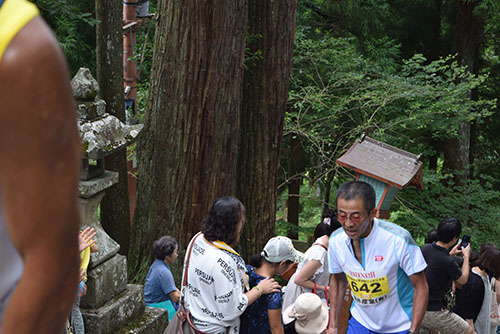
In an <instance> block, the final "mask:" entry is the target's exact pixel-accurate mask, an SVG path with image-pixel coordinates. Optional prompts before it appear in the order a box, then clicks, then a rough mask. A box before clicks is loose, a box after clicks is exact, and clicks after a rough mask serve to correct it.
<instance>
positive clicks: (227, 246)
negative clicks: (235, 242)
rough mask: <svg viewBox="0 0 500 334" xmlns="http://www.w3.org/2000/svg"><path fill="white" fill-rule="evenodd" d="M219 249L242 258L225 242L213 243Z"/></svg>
mask: <svg viewBox="0 0 500 334" xmlns="http://www.w3.org/2000/svg"><path fill="white" fill-rule="evenodd" d="M212 243H213V244H214V245H215V246H216V247H217V248H220V249H225V250H227V251H228V252H231V253H233V254H236V255H238V256H241V255H240V254H238V252H236V251H235V250H234V249H232V248H231V246H229V245H228V244H226V243H225V242H224V241H214V242H212Z"/></svg>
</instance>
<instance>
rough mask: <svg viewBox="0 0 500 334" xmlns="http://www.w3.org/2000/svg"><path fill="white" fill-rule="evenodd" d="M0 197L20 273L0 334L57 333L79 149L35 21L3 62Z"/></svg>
mask: <svg viewBox="0 0 500 334" xmlns="http://www.w3.org/2000/svg"><path fill="white" fill-rule="evenodd" d="M0 92H2V108H1V110H0V136H1V138H0V161H2V163H1V164H0V193H1V194H2V202H3V208H4V214H5V218H6V224H7V230H8V232H9V235H10V237H11V239H12V241H13V244H14V246H15V247H16V249H17V250H18V252H19V253H20V255H21V257H22V259H23V261H24V272H23V276H22V277H21V279H20V281H19V284H18V285H17V287H16V289H15V291H14V293H13V295H12V297H11V299H10V302H9V306H8V308H7V310H6V312H5V316H4V320H3V324H2V328H1V329H0V332H2V333H5V334H7V333H43V334H45V333H50V334H52V333H61V331H62V328H63V325H64V321H65V319H66V317H67V316H68V314H69V312H70V310H71V306H72V304H73V301H74V298H75V296H76V293H77V287H78V276H79V275H78V269H79V263H80V260H79V256H78V230H79V224H80V217H79V211H78V202H77V187H78V175H79V168H80V161H81V160H80V151H81V148H80V143H79V138H78V132H77V127H76V118H75V111H74V106H73V97H72V92H71V87H70V84H69V74H68V72H67V69H66V65H65V61H64V58H63V55H62V53H61V52H60V50H59V47H58V45H57V41H56V40H55V38H54V37H53V36H52V34H51V32H50V30H49V29H48V27H47V26H46V24H45V23H44V22H43V20H42V19H41V18H39V17H36V18H34V19H33V20H31V21H30V22H29V23H28V24H27V25H26V26H25V27H24V28H23V29H22V30H21V31H20V32H19V33H18V34H17V35H16V37H14V39H13V40H12V41H11V43H10V44H9V47H8V48H7V50H6V52H5V54H4V57H3V59H2V61H1V62H0Z"/></svg>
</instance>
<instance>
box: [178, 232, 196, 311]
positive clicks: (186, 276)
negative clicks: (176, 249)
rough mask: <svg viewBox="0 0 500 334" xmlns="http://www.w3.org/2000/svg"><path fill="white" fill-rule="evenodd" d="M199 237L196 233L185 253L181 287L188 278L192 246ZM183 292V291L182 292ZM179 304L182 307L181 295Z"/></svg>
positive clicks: (182, 299) (182, 296) (182, 298)
mask: <svg viewBox="0 0 500 334" xmlns="http://www.w3.org/2000/svg"><path fill="white" fill-rule="evenodd" d="M200 235H201V232H198V234H196V235H195V236H194V238H193V241H192V242H191V245H190V246H189V250H188V252H187V258H186V264H185V265H184V280H183V281H182V286H183V287H184V286H186V285H187V278H188V268H189V261H190V260H191V252H192V250H193V245H194V243H195V241H196V239H197V238H198V237H199V236H200ZM184 291H185V290H184ZM181 304H182V305H184V294H182V295H181Z"/></svg>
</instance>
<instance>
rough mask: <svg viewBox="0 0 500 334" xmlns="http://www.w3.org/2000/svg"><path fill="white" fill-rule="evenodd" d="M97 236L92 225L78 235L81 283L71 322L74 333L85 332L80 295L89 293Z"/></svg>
mask: <svg viewBox="0 0 500 334" xmlns="http://www.w3.org/2000/svg"><path fill="white" fill-rule="evenodd" d="M95 236H96V231H95V229H94V228H90V227H86V228H85V229H84V230H83V231H80V234H79V235H78V248H79V251H80V285H79V287H78V297H77V298H76V301H75V304H74V305H73V310H72V311H71V321H70V323H71V327H72V328H73V334H85V327H84V324H83V317H82V312H81V311H80V297H81V296H83V295H84V294H86V293H87V284H86V282H87V268H88V266H89V263H90V253H95V252H97V251H98V250H99V247H98V246H97V244H96V239H95Z"/></svg>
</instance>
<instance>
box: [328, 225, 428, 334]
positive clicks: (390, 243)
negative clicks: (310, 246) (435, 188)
mask: <svg viewBox="0 0 500 334" xmlns="http://www.w3.org/2000/svg"><path fill="white" fill-rule="evenodd" d="M360 241H361V255H362V260H363V261H362V263H359V261H358V259H357V258H356V256H355V255H354V250H353V247H352V243H351V239H350V238H349V237H348V236H347V234H345V233H344V231H343V230H342V229H338V230H337V231H335V232H334V233H333V234H332V235H331V237H330V240H329V247H328V261H329V268H330V272H331V273H332V274H338V273H342V272H343V273H345V274H346V277H347V281H348V284H349V285H350V287H351V294H352V297H353V299H354V301H353V305H352V306H351V314H352V316H353V317H354V318H355V319H356V320H357V321H358V322H359V323H361V324H362V325H363V326H364V327H366V328H368V329H370V330H372V331H376V332H380V333H391V332H400V331H404V330H408V329H409V328H410V324H411V316H412V310H413V285H412V284H411V282H410V279H409V278H408V276H411V275H413V274H416V273H419V272H421V271H423V270H424V269H425V268H426V267H427V264H426V263H425V260H424V257H423V255H422V252H421V250H420V247H419V246H418V245H417V244H416V243H415V241H414V240H413V238H412V237H411V235H410V233H409V232H408V231H407V230H405V229H403V228H402V227H400V226H398V225H396V224H393V223H389V222H386V221H383V220H379V219H376V218H375V220H374V223H373V228H372V230H371V232H370V234H369V235H368V236H367V237H366V238H363V239H361V240H360Z"/></svg>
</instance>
